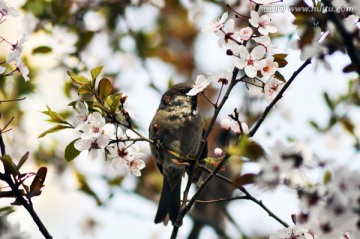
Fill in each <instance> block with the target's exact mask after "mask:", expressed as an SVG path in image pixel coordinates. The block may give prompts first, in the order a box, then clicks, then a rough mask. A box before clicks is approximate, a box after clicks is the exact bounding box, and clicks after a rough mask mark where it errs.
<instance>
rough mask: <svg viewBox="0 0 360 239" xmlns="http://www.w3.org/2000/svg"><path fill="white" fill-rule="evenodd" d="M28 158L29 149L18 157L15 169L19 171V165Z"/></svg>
mask: <svg viewBox="0 0 360 239" xmlns="http://www.w3.org/2000/svg"><path fill="white" fill-rule="evenodd" d="M28 158H29V151H27V152H26V153H25V154H24V155H23V156H22V157H21V159H20V161H19V163H18V165H17V166H16V169H17V170H18V171H19V170H20V168H21V166H23V165H24V163H25V162H26V160H27V159H28Z"/></svg>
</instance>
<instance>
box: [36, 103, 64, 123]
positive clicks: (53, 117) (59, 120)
mask: <svg viewBox="0 0 360 239" xmlns="http://www.w3.org/2000/svg"><path fill="white" fill-rule="evenodd" d="M46 108H47V109H48V111H43V112H42V113H43V114H46V115H48V116H50V120H48V121H49V122H53V123H64V124H66V123H67V121H66V120H65V119H64V118H63V117H62V116H61V115H60V114H58V113H56V112H55V111H52V110H51V108H50V107H49V106H48V105H46Z"/></svg>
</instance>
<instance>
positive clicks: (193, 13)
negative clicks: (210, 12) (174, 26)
mask: <svg viewBox="0 0 360 239" xmlns="http://www.w3.org/2000/svg"><path fill="white" fill-rule="evenodd" d="M204 12H205V9H204V2H203V1H202V0H196V1H195V2H193V3H192V5H191V7H190V9H189V18H190V20H191V21H193V22H196V21H198V20H199V18H200V17H201V16H203V15H204Z"/></svg>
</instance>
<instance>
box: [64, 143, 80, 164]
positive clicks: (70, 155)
mask: <svg viewBox="0 0 360 239" xmlns="http://www.w3.org/2000/svg"><path fill="white" fill-rule="evenodd" d="M77 140H79V139H75V140H74V141H72V142H71V143H70V144H68V146H66V148H65V159H66V161H67V162H71V161H72V160H74V159H75V158H76V157H77V156H78V155H79V154H80V151H79V150H77V149H76V148H75V142H76V141H77Z"/></svg>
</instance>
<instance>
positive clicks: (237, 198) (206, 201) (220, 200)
mask: <svg viewBox="0 0 360 239" xmlns="http://www.w3.org/2000/svg"><path fill="white" fill-rule="evenodd" d="M215 176H216V175H215ZM241 199H248V198H247V197H246V196H239V197H231V198H218V199H214V200H205V201H204V200H196V202H197V203H203V204H211V203H219V202H230V201H234V200H241Z"/></svg>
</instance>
